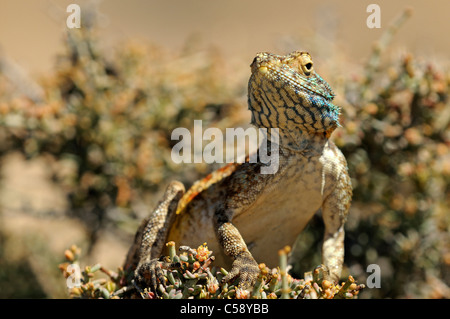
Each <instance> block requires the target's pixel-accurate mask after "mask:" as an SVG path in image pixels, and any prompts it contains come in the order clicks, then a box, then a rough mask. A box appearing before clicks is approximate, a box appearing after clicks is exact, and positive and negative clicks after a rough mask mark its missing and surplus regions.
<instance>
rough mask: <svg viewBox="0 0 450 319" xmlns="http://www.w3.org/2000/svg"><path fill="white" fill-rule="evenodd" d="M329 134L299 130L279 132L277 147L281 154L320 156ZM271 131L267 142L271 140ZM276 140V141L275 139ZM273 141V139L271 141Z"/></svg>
mask: <svg viewBox="0 0 450 319" xmlns="http://www.w3.org/2000/svg"><path fill="white" fill-rule="evenodd" d="M330 134H331V132H325V133H323V132H321V133H315V134H314V133H311V132H305V131H300V130H295V131H294V130H287V129H282V130H279V134H278V136H279V137H278V145H279V147H280V150H281V152H282V153H283V154H290V155H292V154H307V155H308V156H314V155H320V154H322V151H323V148H324V147H325V144H326V143H327V142H328V137H329V136H330ZM271 135H272V133H271V130H268V140H269V141H270V140H271ZM275 140H276V139H275ZM272 141H274V139H272Z"/></svg>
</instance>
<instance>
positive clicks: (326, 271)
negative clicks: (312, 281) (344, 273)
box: [314, 264, 339, 284]
mask: <svg viewBox="0 0 450 319" xmlns="http://www.w3.org/2000/svg"><path fill="white" fill-rule="evenodd" d="M314 272H315V273H316V276H318V277H319V278H322V279H323V280H328V281H332V282H334V283H336V284H337V283H338V282H339V275H338V274H335V273H333V272H332V271H331V270H330V268H329V267H328V266H326V265H324V264H320V265H319V266H317V267H316V268H315V269H314Z"/></svg>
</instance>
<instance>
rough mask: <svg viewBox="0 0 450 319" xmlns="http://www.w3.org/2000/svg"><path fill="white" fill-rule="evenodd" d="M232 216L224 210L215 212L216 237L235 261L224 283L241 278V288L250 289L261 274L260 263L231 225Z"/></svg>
mask: <svg viewBox="0 0 450 319" xmlns="http://www.w3.org/2000/svg"><path fill="white" fill-rule="evenodd" d="M230 216H232V213H231V212H230V211H227V210H225V209H223V208H219V209H217V210H216V212H215V220H214V226H215V230H216V235H217V237H218V239H219V242H220V244H221V246H222V248H223V250H224V252H225V254H226V255H227V256H230V257H231V258H232V259H233V264H232V268H231V271H230V272H229V273H228V274H227V275H226V276H225V277H224V278H223V282H230V281H231V280H233V279H234V278H236V277H238V276H239V287H240V288H242V289H249V288H250V287H251V286H253V284H254V283H255V281H256V278H257V276H258V274H259V268H258V263H257V262H256V261H255V259H254V258H253V256H252V254H251V253H250V251H249V250H248V248H247V245H246V244H245V241H244V239H243V238H242V236H241V234H240V233H239V231H238V229H237V228H236V227H235V226H234V225H233V224H232V223H231V217H230Z"/></svg>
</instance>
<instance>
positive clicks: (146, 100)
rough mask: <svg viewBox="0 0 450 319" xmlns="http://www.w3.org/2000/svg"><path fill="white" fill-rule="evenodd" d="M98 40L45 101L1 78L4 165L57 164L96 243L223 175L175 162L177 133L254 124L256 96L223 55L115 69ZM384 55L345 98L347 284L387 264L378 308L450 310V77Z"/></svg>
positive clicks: (165, 57)
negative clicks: (201, 181) (398, 301)
mask: <svg viewBox="0 0 450 319" xmlns="http://www.w3.org/2000/svg"><path fill="white" fill-rule="evenodd" d="M93 32H94V31H93V30H92V29H86V28H82V29H80V30H70V32H68V34H67V52H66V54H65V55H63V56H61V57H60V58H59V61H58V64H57V67H56V71H55V72H52V73H50V74H48V75H47V76H46V77H45V78H44V79H43V80H42V81H41V83H40V85H41V86H42V89H43V92H44V95H43V97H42V98H41V99H35V98H33V99H32V98H30V97H27V96H26V94H18V93H17V92H18V91H22V92H25V91H26V90H25V89H24V90H20V88H19V90H18V89H17V87H16V88H15V87H13V86H12V85H11V83H10V78H11V76H10V75H9V74H6V73H5V71H4V70H5V68H3V69H1V70H0V160H1V159H2V158H3V157H4V156H5V155H6V154H8V153H10V152H13V151H19V152H21V153H23V154H24V155H25V156H26V157H27V158H33V157H37V156H43V157H45V158H46V159H47V160H48V163H49V166H48V167H49V169H51V170H52V172H53V177H54V181H55V182H56V183H57V184H58V185H60V186H61V188H63V189H64V190H65V191H66V193H67V194H68V199H69V203H70V209H69V211H68V213H69V214H71V215H72V216H76V217H78V218H80V219H81V220H83V221H84V222H85V224H86V226H87V227H88V229H89V231H90V234H91V242H92V244H93V243H95V241H96V236H97V234H98V229H99V228H101V227H102V225H103V224H104V222H105V219H108V211H110V210H111V209H114V208H116V207H122V210H121V212H122V213H124V214H129V215H130V214H131V216H133V213H134V209H133V207H134V204H136V203H142V202H146V203H147V204H148V203H149V202H155V201H156V200H157V198H155V197H154V195H155V194H158V192H160V190H162V189H164V188H165V187H166V185H167V183H168V181H169V180H172V179H178V180H180V181H182V182H184V183H185V184H186V185H188V186H189V185H190V184H191V183H192V182H193V181H195V180H196V179H198V178H200V177H202V176H204V174H206V173H208V172H209V171H211V169H212V167H211V166H207V165H205V164H195V165H194V164H192V165H175V164H174V163H173V162H172V160H171V158H170V152H171V147H172V146H173V145H174V144H175V143H176V141H171V138H170V136H171V132H172V130H173V129H174V128H176V127H187V128H192V126H193V120H194V119H202V120H203V124H204V125H206V126H214V127H219V128H222V129H224V128H226V127H236V126H238V125H246V124H248V123H247V122H246V121H248V118H247V117H246V116H248V114H247V113H246V105H245V102H244V101H245V100H244V99H242V100H240V99H239V98H240V97H241V96H244V95H245V86H243V85H242V83H241V82H240V81H238V80H236V76H233V75H232V74H228V73H227V72H226V71H225V69H224V68H223V65H224V64H225V61H224V60H222V57H221V56H220V54H219V53H217V52H215V51H214V50H210V51H203V52H196V51H195V50H194V49H193V48H191V47H190V46H189V45H187V46H186V48H185V49H184V50H182V52H181V53H179V54H178V55H174V54H173V53H171V52H166V51H164V50H163V49H161V48H159V47H155V46H152V45H147V44H142V43H136V42H135V43H129V44H127V45H124V46H122V47H121V48H120V49H119V50H118V51H117V52H115V53H114V54H113V55H112V57H111V58H109V59H106V58H105V54H104V53H103V52H101V51H100V50H99V49H98V47H97V39H96V37H95V35H94V33H93ZM382 53H383V50H381V49H380V47H376V48H375V49H374V52H373V55H372V57H371V59H369V63H368V65H367V66H366V68H365V69H364V70H363V71H362V72H361V74H358V75H357V76H353V77H351V76H350V75H348V78H345V79H344V80H343V86H342V87H340V88H339V89H338V91H337V92H336V93H337V95H338V98H339V100H338V102H339V103H340V106H341V107H342V109H343V115H342V118H341V124H342V126H343V128H340V129H338V130H337V131H336V132H335V133H334V134H333V136H332V139H333V140H334V141H335V143H336V144H337V145H338V146H339V147H340V148H341V150H342V151H343V152H344V154H345V156H346V158H347V160H348V164H349V170H350V175H351V177H352V182H353V186H354V197H353V204H352V208H351V211H350V215H349V219H348V223H347V237H346V259H345V264H346V265H347V267H348V268H347V270H346V271H348V272H349V273H351V274H352V275H353V276H354V277H355V278H356V279H357V280H358V281H359V282H361V283H362V282H364V279H365V277H367V276H368V273H367V272H366V267H367V266H368V265H369V264H372V263H375V264H379V265H380V267H381V271H382V274H381V275H382V283H381V288H379V289H375V288H374V289H367V288H366V289H365V290H364V291H363V292H362V293H361V296H364V297H366V298H375V297H392V298H399V297H419V298H440V297H447V298H448V297H450V294H449V288H448V286H449V284H450V271H449V270H450V268H449V267H450V248H449V247H450V245H449V243H450V240H449V233H450V229H449V228H450V214H449V208H450V196H449V185H450V183H449V180H450V155H449V153H450V152H449V147H450V131H449V123H450V97H449V94H450V90H449V87H450V73H449V71H448V70H444V69H443V66H441V65H439V64H433V63H431V62H429V61H422V60H420V59H416V58H415V57H413V56H412V55H410V54H406V55H405V56H403V57H401V58H400V59H398V58H397V59H387V60H388V61H387V62H384V63H383V64H381V63H380V62H379V61H380V56H381V54H382ZM243 79H244V78H243ZM329 82H330V83H333V79H329ZM321 227H322V225H320V222H318V221H317V220H314V221H313V222H312V223H311V225H310V227H309V228H308V229H307V230H306V231H305V232H304V234H302V235H301V236H302V237H301V239H302V240H301V242H303V246H307V247H306V248H309V250H308V249H306V248H305V247H303V251H302V255H303V256H304V257H305V258H304V260H305V261H304V262H301V263H299V264H297V265H296V266H295V267H294V269H293V271H294V273H295V272H298V273H301V271H304V270H308V269H311V267H313V266H314V265H317V264H318V262H317V261H318V260H320V259H318V258H319V257H320V253H318V252H319V251H320V250H318V249H317V247H319V245H320V240H321V236H322V229H321ZM300 246H301V243H300ZM3 257H4V258H7V256H3ZM121 258H122V256H118V261H117V262H118V264H120V263H121V260H122V259H121ZM260 262H264V261H260ZM308 263H312V265H308ZM306 265H308V266H306ZM217 266H220V265H217ZM347 275H348V274H347ZM0 279H1V276H0Z"/></svg>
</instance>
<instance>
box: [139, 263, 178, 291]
mask: <svg viewBox="0 0 450 319" xmlns="http://www.w3.org/2000/svg"><path fill="white" fill-rule="evenodd" d="M168 264H170V263H168V262H167V261H165V260H164V259H162V260H161V259H152V260H150V261H147V262H143V263H142V264H140V265H138V267H137V268H136V270H135V272H134V281H135V282H136V284H137V285H139V286H140V287H149V288H150V290H151V291H153V292H154V293H155V294H158V293H157V288H158V282H160V283H161V284H162V285H165V278H164V273H163V268H164V267H167V266H168Z"/></svg>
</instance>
